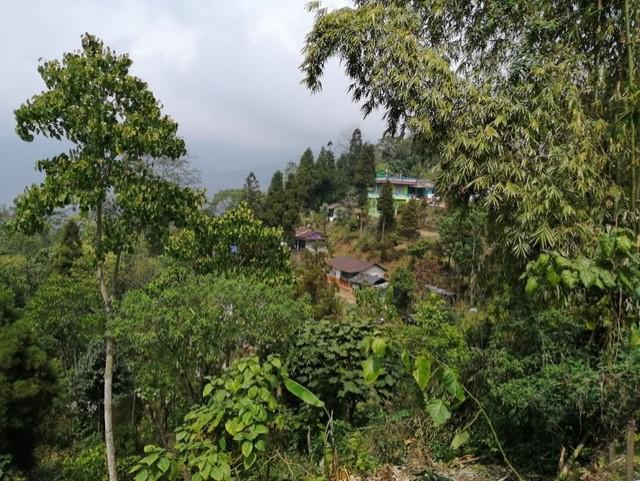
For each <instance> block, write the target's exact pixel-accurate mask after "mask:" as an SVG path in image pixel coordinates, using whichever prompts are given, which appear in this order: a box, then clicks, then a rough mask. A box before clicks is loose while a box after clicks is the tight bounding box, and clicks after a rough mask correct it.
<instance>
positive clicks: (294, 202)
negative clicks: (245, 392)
mask: <svg viewBox="0 0 640 481" xmlns="http://www.w3.org/2000/svg"><path fill="white" fill-rule="evenodd" d="M297 177H298V176H297V175H295V174H290V175H289V176H287V182H286V184H285V186H284V207H285V208H284V213H283V215H282V220H281V222H280V225H281V227H282V231H283V234H284V238H285V240H286V241H287V242H288V243H289V244H292V243H293V237H294V235H295V230H296V227H298V225H299V224H300V200H299V199H300V194H299V186H298V179H297Z"/></svg>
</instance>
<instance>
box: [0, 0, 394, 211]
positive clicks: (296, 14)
mask: <svg viewBox="0 0 640 481" xmlns="http://www.w3.org/2000/svg"><path fill="white" fill-rule="evenodd" d="M305 3H306V0H282V1H280V2H278V3H277V4H276V5H275V6H274V5H273V4H272V5H265V4H264V3H263V2H260V1H257V0H238V1H236V2H228V3H224V4H216V5H210V4H206V3H203V2H199V1H196V0H192V1H187V2H181V3H180V5H174V4H173V3H171V2H168V1H160V2H151V1H150V0H140V1H136V2H127V1H124V0H118V1H116V2H105V1H94V2H90V4H78V5H74V8H73V9H71V8H69V9H59V8H55V6H54V5H51V4H50V3H47V2H44V1H36V2H33V4H30V5H29V6H28V8H27V6H26V5H25V4H21V3H17V2H16V3H9V4H7V5H6V6H5V8H4V15H3V17H2V19H1V20H0V24H2V27H3V28H2V29H1V30H0V40H1V42H0V50H1V55H0V68H2V71H3V72H6V75H5V82H3V83H2V85H0V164H1V165H2V171H3V173H4V175H3V176H1V177H0V205H3V204H4V205H10V204H11V203H12V200H13V198H14V197H15V196H16V195H18V194H19V193H20V192H22V191H23V190H24V188H25V186H27V185H29V184H31V183H33V182H37V181H38V180H39V179H40V176H39V174H38V173H37V172H36V171H35V169H34V166H35V161H36V160H38V159H40V158H43V157H47V156H50V155H53V154H56V153H59V152H61V151H63V150H64V146H63V145H58V143H57V141H49V140H44V141H43V140H37V141H35V142H34V143H26V142H22V141H21V140H20V139H19V138H18V137H17V136H16V135H15V133H14V127H15V123H14V117H13V111H14V109H15V108H17V107H18V106H19V105H20V104H21V103H22V102H24V101H25V100H26V99H28V98H30V97H31V96H32V95H34V94H36V93H38V92H40V91H41V90H42V89H43V87H44V85H43V83H42V81H41V79H40V77H39V75H38V73H37V70H36V69H37V66H38V59H39V58H42V59H53V58H60V57H61V56H62V54H63V53H64V52H67V51H70V50H76V49H78V48H79V47H80V36H81V34H82V33H84V32H85V31H87V32H90V33H93V34H95V35H97V36H98V37H100V38H101V39H102V40H103V41H104V42H105V43H106V44H107V45H109V46H110V47H112V48H114V49H115V50H116V51H117V52H122V53H124V52H126V53H129V55H130V57H131V59H132V60H133V67H132V73H134V74H135V75H137V76H139V77H141V78H142V79H143V80H144V81H146V82H147V83H148V84H149V86H150V88H151V89H152V91H153V92H154V94H155V95H156V97H157V98H158V99H159V100H160V102H162V104H163V105H164V112H165V113H167V114H169V115H170V116H171V117H173V118H174V119H175V120H176V121H177V122H178V124H179V125H180V128H179V134H180V135H181V136H182V137H184V139H185V141H186V144H187V150H188V151H189V160H190V162H191V163H192V165H193V166H194V167H195V168H197V169H198V170H199V171H200V173H201V181H202V186H203V187H205V188H207V190H208V195H209V196H211V195H212V194H213V193H214V192H215V191H217V190H220V189H223V188H229V187H236V186H237V187H239V186H240V185H241V184H242V181H243V180H244V178H245V177H246V175H247V174H248V173H249V171H252V170H253V171H254V172H256V174H257V175H258V178H259V180H260V182H261V183H262V184H263V188H264V187H266V186H265V185H264V184H265V183H266V182H268V180H269V177H270V174H271V173H272V172H273V171H274V170H276V169H277V168H282V167H284V166H285V165H286V164H287V163H288V162H291V161H297V160H298V159H299V157H300V155H301V154H302V152H303V150H304V149H305V148H307V147H311V148H312V149H313V150H314V152H316V153H317V152H318V150H319V149H320V147H321V146H322V145H325V144H326V143H327V142H328V141H330V140H331V141H333V143H334V147H335V150H336V151H337V152H339V151H340V144H341V143H343V142H344V140H345V138H348V136H349V135H350V132H351V131H352V130H353V129H354V128H356V127H359V128H360V129H361V130H362V132H363V137H364V139H365V140H368V141H375V140H376V139H378V138H379V137H380V135H381V133H382V130H383V126H382V121H381V120H380V118H379V116H375V115H374V116H371V117H370V118H367V119H363V118H362V113H361V111H360V107H359V106H358V105H355V104H353V103H352V102H351V98H350V95H349V94H348V92H347V85H348V84H347V79H346V78H345V76H344V74H343V72H342V69H341V68H340V66H339V65H337V63H335V62H334V63H331V64H330V65H329V67H328V68H327V70H326V73H325V79H324V82H323V83H324V89H323V91H322V92H320V93H318V94H311V93H310V92H309V91H308V90H307V89H306V88H305V87H304V86H303V85H301V84H300V81H301V79H302V73H301V72H300V70H299V69H298V66H299V65H300V63H301V61H302V54H301V49H302V47H303V43H304V36H305V34H306V33H307V31H308V30H309V29H310V27H311V25H312V22H313V14H311V13H308V12H307V11H306V10H305V8H304V6H305ZM323 3H325V4H326V5H329V6H334V7H335V6H342V5H348V4H350V2H347V1H344V0H334V1H330V2H323ZM27 24H28V25H29V30H30V31H34V32H39V35H38V36H24V35H20V32H22V30H23V28H24V26H25V25H27ZM16 38H20V42H16V41H15V39H16Z"/></svg>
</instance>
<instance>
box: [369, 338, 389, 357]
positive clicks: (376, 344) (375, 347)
mask: <svg viewBox="0 0 640 481" xmlns="http://www.w3.org/2000/svg"><path fill="white" fill-rule="evenodd" d="M386 348H387V341H385V340H384V339H383V338H381V337H376V338H374V339H373V341H372V342H371V350H372V351H373V354H374V355H375V356H376V357H382V356H384V351H385V349H386Z"/></svg>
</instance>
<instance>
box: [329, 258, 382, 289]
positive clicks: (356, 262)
mask: <svg viewBox="0 0 640 481" xmlns="http://www.w3.org/2000/svg"><path fill="white" fill-rule="evenodd" d="M329 265H330V267H331V270H330V272H329V277H330V278H331V279H332V280H334V281H335V282H337V283H338V285H340V286H341V287H346V288H350V289H353V288H358V287H363V286H370V287H376V288H385V287H387V285H388V284H387V280H386V278H385V276H386V273H387V270H386V269H385V268H384V267H382V266H381V265H380V264H377V263H375V262H370V261H362V260H360V259H356V258H354V257H335V258H333V259H332V260H331V262H330V263H329Z"/></svg>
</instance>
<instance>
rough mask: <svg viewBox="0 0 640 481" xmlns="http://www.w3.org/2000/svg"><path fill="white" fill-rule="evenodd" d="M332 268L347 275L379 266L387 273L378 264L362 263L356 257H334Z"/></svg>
mask: <svg viewBox="0 0 640 481" xmlns="http://www.w3.org/2000/svg"><path fill="white" fill-rule="evenodd" d="M330 264H331V267H332V268H334V269H335V270H337V271H340V272H346V273H347V274H357V273H359V272H362V271H366V270H367V269H369V268H370V267H373V266H378V267H379V268H380V269H382V270H383V271H386V269H385V268H384V267H382V266H381V265H380V264H378V263H376V262H370V261H361V260H360V259H356V258H354V257H334V258H333V259H331V262H330Z"/></svg>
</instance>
